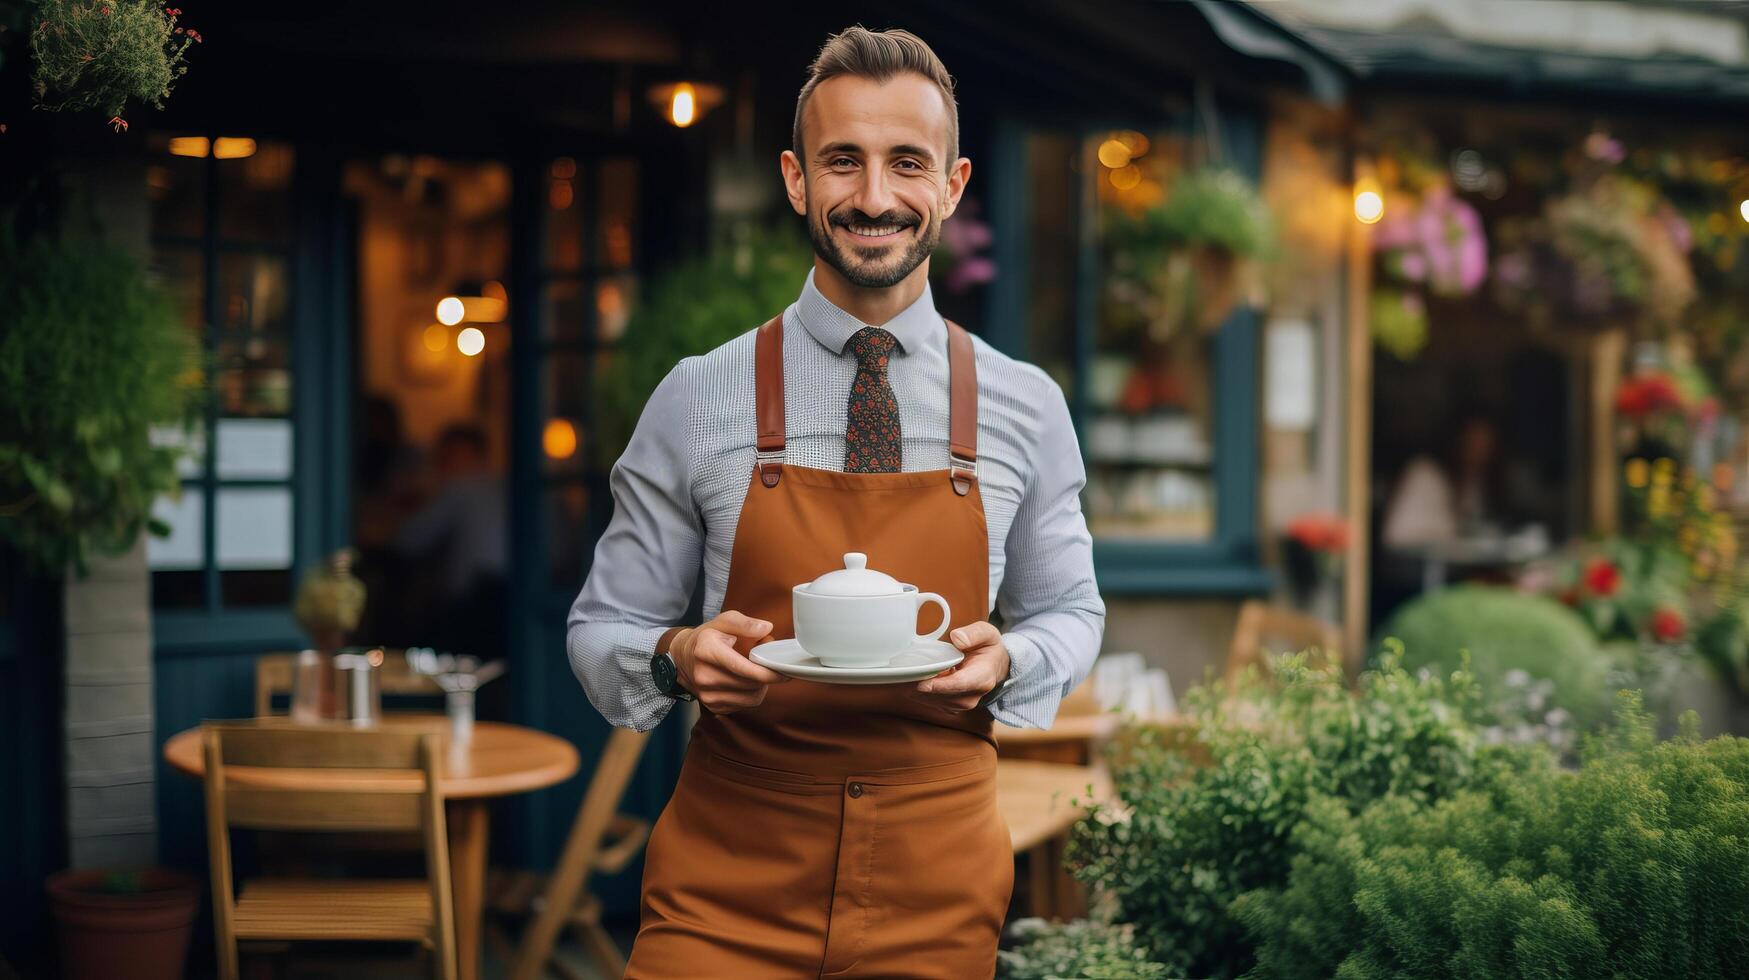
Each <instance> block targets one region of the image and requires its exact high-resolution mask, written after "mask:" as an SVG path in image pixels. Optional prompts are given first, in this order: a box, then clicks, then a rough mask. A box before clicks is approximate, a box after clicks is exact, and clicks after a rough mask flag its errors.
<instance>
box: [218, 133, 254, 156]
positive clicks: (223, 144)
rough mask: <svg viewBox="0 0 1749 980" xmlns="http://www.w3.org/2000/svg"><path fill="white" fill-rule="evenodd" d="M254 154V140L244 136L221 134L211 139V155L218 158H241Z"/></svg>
mask: <svg viewBox="0 0 1749 980" xmlns="http://www.w3.org/2000/svg"><path fill="white" fill-rule="evenodd" d="M254 155H255V141H254V140H252V139H249V138H248V137H245V136H221V137H219V138H218V139H216V140H214V141H213V156H215V157H217V158H219V159H220V160H241V159H242V158H244V157H252V156H254Z"/></svg>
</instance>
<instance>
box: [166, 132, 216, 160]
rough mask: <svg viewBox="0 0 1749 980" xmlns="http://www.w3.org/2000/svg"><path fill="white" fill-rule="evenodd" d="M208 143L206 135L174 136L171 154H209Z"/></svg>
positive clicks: (202, 155) (192, 155)
mask: <svg viewBox="0 0 1749 980" xmlns="http://www.w3.org/2000/svg"><path fill="white" fill-rule="evenodd" d="M207 150H208V143H207V138H206V137H205V136H173V137H171V138H170V154H171V155H172V156H179V157H204V156H206V155H207Z"/></svg>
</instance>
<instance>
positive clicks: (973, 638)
mask: <svg viewBox="0 0 1749 980" xmlns="http://www.w3.org/2000/svg"><path fill="white" fill-rule="evenodd" d="M947 638H948V639H949V640H951V641H952V642H953V645H954V646H956V647H958V648H959V649H961V650H963V651H965V654H966V659H964V660H962V661H960V662H959V666H957V667H953V668H951V669H949V670H946V671H943V672H941V673H939V674H936V675H935V676H934V677H931V678H929V679H928V680H926V681H919V682H918V683H917V687H916V690H915V692H914V693H912V695H911V697H913V698H915V699H916V700H918V701H922V702H924V703H925V704H933V705H935V706H936V707H938V708H941V709H942V710H943V711H970V710H972V709H973V708H976V707H977V706H978V699H979V698H982V697H983V696H984V695H985V694H988V693H989V692H990V691H992V690H994V689H995V687H996V685H998V684H1000V683H1002V682H1003V680H1005V679H1007V677H1008V648H1007V647H1005V646H1003V645H1002V632H1001V631H1000V630H998V629H997V628H996V627H995V626H992V625H991V624H989V623H985V622H978V623H971V624H969V625H966V626H961V627H960V628H959V629H957V630H954V631H953V632H951V633H949V634H948V635H947Z"/></svg>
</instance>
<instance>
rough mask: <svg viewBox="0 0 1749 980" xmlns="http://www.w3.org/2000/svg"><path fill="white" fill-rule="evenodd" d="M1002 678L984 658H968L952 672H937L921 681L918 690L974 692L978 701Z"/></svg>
mask: <svg viewBox="0 0 1749 980" xmlns="http://www.w3.org/2000/svg"><path fill="white" fill-rule="evenodd" d="M1000 680H1001V678H999V677H997V676H996V672H995V671H994V670H993V669H991V665H990V664H989V663H987V662H986V661H984V660H982V659H975V660H974V659H969V658H968V659H967V660H966V661H965V662H964V663H962V664H960V668H959V669H958V670H956V671H954V672H953V673H951V674H937V675H936V676H934V677H931V678H929V679H928V680H926V681H919V682H918V684H917V690H918V692H919V693H922V694H965V693H967V692H972V693H973V694H974V695H975V696H974V697H973V698H972V700H974V701H976V700H977V699H978V698H979V697H982V696H983V694H984V692H985V691H988V690H990V689H991V688H993V687H995V686H996V684H997V682H999V681H1000Z"/></svg>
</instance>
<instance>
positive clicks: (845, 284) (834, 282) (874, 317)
mask: <svg viewBox="0 0 1749 980" xmlns="http://www.w3.org/2000/svg"><path fill="white" fill-rule="evenodd" d="M928 284H929V261H928V260H927V259H925V260H924V261H923V263H922V264H920V265H918V266H917V268H915V269H913V270H911V274H910V275H908V276H906V277H905V278H904V279H901V280H900V281H898V282H897V283H894V284H893V285H891V286H885V287H876V288H871V287H865V286H858V285H856V284H855V283H853V282H851V281H849V280H848V279H845V278H844V276H843V275H841V274H840V273H839V272H838V270H837V269H834V268H832V266H830V265H829V264H827V263H826V262H825V260H823V259H821V258H819V257H818V256H816V257H815V258H814V288H815V289H818V290H819V291H820V295H821V296H824V297H826V299H827V300H829V301H830V302H831V303H832V305H833V306H836V307H838V308H839V309H841V310H843V311H844V312H846V313H848V314H850V315H851V316H853V317H856V318H857V319H858V320H860V321H862V322H863V323H866V324H868V325H869V326H871V327H878V326H881V325H882V324H884V323H886V322H887V321H888V320H891V319H892V318H893V317H896V316H898V315H899V314H901V313H903V312H905V310H906V309H908V308H909V307H910V306H911V304H912V303H915V302H917V297H919V296H922V295H923V288H924V287H925V286H927V285H928Z"/></svg>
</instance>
